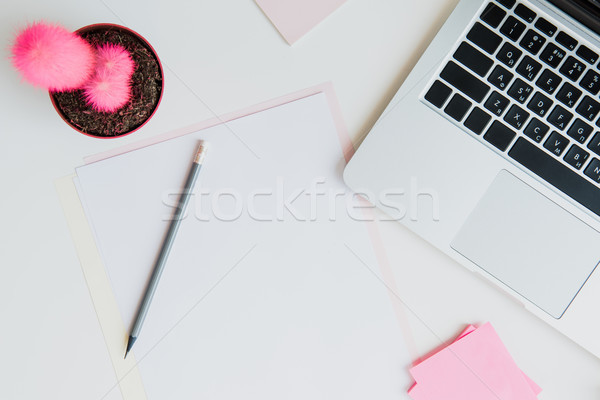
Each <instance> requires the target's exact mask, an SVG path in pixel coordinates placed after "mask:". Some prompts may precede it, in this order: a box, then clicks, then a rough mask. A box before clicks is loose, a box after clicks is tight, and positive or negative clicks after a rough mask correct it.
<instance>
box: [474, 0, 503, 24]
mask: <svg viewBox="0 0 600 400" xmlns="http://www.w3.org/2000/svg"><path fill="white" fill-rule="evenodd" d="M505 16H506V11H504V10H503V9H501V8H500V7H498V6H497V5H495V4H494V3H489V4H488V5H487V6H486V7H485V10H483V13H481V16H480V18H481V20H482V21H484V22H486V23H487V24H489V25H490V26H491V27H492V28H497V27H498V25H500V22H502V20H503V19H504V17H505Z"/></svg>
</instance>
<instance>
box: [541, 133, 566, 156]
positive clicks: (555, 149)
mask: <svg viewBox="0 0 600 400" xmlns="http://www.w3.org/2000/svg"><path fill="white" fill-rule="evenodd" d="M568 145H569V139H567V138H566V137H564V136H563V135H561V134H560V133H558V132H552V133H551V134H550V137H548V140H546V143H544V148H545V149H546V150H548V151H549V152H550V153H552V154H554V155H555V156H557V157H559V156H560V155H561V154H562V153H563V151H565V149H566V148H567V146H568Z"/></svg>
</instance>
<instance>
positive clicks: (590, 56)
mask: <svg viewBox="0 0 600 400" xmlns="http://www.w3.org/2000/svg"><path fill="white" fill-rule="evenodd" d="M575 54H577V55H578V56H579V57H581V58H583V59H584V60H585V61H587V62H589V63H590V64H595V63H596V61H598V54H596V53H594V52H593V51H592V50H590V49H589V48H587V47H586V46H584V45H581V46H579V48H578V49H577V51H576V52H575Z"/></svg>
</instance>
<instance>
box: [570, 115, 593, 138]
mask: <svg viewBox="0 0 600 400" xmlns="http://www.w3.org/2000/svg"><path fill="white" fill-rule="evenodd" d="M593 130H594V128H592V127H591V126H589V125H588V124H586V123H585V122H583V121H582V120H580V119H579V118H577V119H576V120H575V122H573V124H572V125H571V127H570V128H569V130H568V131H567V135H569V136H571V137H572V138H573V139H575V140H577V141H578V142H579V143H585V141H586V140H587V138H588V137H590V134H591V133H592V131H593Z"/></svg>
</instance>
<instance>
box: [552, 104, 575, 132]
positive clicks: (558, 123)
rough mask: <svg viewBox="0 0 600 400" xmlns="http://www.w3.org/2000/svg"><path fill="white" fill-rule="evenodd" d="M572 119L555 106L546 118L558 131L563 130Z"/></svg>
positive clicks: (570, 115) (563, 110)
mask: <svg viewBox="0 0 600 400" xmlns="http://www.w3.org/2000/svg"><path fill="white" fill-rule="evenodd" d="M572 118H573V114H571V113H570V112H568V111H567V110H565V109H564V108H562V107H561V106H559V105H557V106H556V107H554V109H553V110H552V112H551V113H550V115H549V116H548V122H550V123H551V124H552V125H554V126H555V127H557V128H558V129H561V130H563V129H565V128H566V127H567V125H568V124H569V121H571V119H572Z"/></svg>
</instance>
